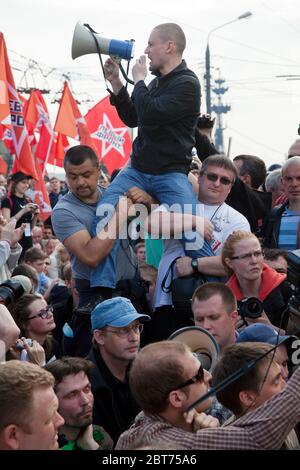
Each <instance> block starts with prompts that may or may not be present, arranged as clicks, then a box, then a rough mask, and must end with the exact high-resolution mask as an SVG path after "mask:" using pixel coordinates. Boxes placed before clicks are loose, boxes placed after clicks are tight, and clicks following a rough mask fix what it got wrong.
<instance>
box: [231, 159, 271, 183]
mask: <svg viewBox="0 0 300 470" xmlns="http://www.w3.org/2000/svg"><path fill="white" fill-rule="evenodd" d="M233 161H234V162H236V161H241V162H242V166H241V168H240V171H239V174H240V176H244V175H250V177H251V186H252V188H254V189H258V188H259V187H260V186H261V185H262V184H263V183H264V181H265V179H266V176H267V168H266V165H265V162H264V161H263V160H262V159H261V158H259V157H256V156H254V155H237V156H236V157H235V158H234V159H233Z"/></svg>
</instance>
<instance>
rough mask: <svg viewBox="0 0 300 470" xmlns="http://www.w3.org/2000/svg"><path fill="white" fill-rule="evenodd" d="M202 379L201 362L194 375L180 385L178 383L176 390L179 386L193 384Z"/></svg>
mask: <svg viewBox="0 0 300 470" xmlns="http://www.w3.org/2000/svg"><path fill="white" fill-rule="evenodd" d="M203 380H204V369H203V367H202V364H200V367H199V370H198V372H197V374H196V375H194V377H192V378H191V379H189V380H187V381H186V382H183V383H182V384H181V385H179V387H176V390H178V389H179V388H183V387H187V386H188V385H193V384H195V383H197V382H203Z"/></svg>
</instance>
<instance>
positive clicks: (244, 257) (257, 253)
mask: <svg viewBox="0 0 300 470" xmlns="http://www.w3.org/2000/svg"><path fill="white" fill-rule="evenodd" d="M252 256H254V258H260V257H261V256H263V252H262V251H261V250H257V251H252V253H245V254H244V255H239V256H231V258H230V259H242V260H244V261H246V260H247V261H250V259H251V258H252Z"/></svg>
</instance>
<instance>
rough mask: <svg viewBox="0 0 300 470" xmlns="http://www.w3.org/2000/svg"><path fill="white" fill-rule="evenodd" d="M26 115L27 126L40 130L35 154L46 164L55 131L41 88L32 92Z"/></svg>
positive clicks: (26, 106) (26, 107) (25, 110)
mask: <svg viewBox="0 0 300 470" xmlns="http://www.w3.org/2000/svg"><path fill="white" fill-rule="evenodd" d="M24 117H25V121H26V125H27V128H28V127H30V128H32V129H36V130H38V131H39V132H40V138H39V142H38V144H37V147H36V150H35V155H36V157H38V158H39V159H40V160H41V161H42V162H44V165H45V163H47V162H48V160H49V156H50V153H51V151H52V145H53V141H54V132H53V129H52V126H51V123H50V117H49V112H48V109H47V105H46V103H45V100H44V98H43V95H42V93H41V92H40V90H32V91H31V92H30V98H29V100H28V102H27V103H26V105H25V108H24Z"/></svg>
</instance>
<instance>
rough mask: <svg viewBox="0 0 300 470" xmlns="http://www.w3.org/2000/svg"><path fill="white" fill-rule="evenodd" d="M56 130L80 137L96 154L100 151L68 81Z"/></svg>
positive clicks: (73, 136) (58, 114)
mask: <svg viewBox="0 0 300 470" xmlns="http://www.w3.org/2000/svg"><path fill="white" fill-rule="evenodd" d="M54 130H55V131H56V132H58V133H60V134H63V135H65V136H66V135H67V136H69V137H72V138H73V139H79V141H80V143H81V144H82V145H88V146H89V147H91V148H92V149H93V150H94V151H95V152H96V154H97V153H98V152H97V147H96V145H95V144H94V141H93V139H92V138H91V136H90V133H89V130H88V128H87V125H86V122H85V119H84V118H83V117H82V116H81V113H80V111H79V108H78V105H77V103H76V101H75V99H74V97H73V95H72V93H71V91H70V88H69V86H68V83H67V82H65V85H64V90H63V94H62V98H61V102H60V106H59V110H58V113H57V117H56V123H55V126H54Z"/></svg>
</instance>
